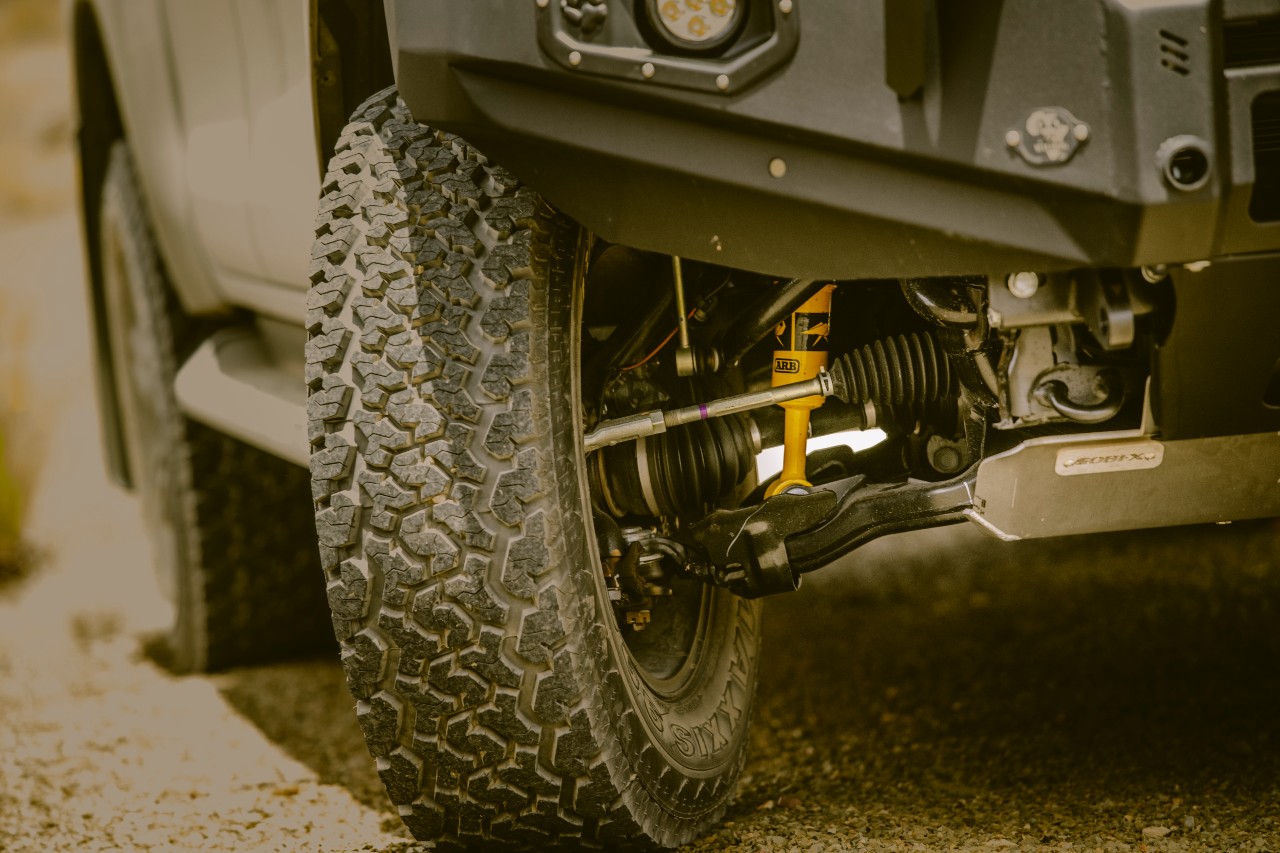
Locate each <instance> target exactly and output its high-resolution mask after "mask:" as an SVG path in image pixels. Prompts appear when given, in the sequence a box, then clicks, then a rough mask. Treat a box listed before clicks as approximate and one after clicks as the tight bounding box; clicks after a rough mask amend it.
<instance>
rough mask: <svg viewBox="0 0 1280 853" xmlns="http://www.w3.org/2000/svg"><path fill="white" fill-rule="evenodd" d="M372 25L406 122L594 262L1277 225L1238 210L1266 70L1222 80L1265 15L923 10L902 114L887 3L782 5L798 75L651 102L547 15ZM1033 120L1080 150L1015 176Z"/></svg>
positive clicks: (967, 249) (1007, 259)
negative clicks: (447, 134) (581, 246)
mask: <svg viewBox="0 0 1280 853" xmlns="http://www.w3.org/2000/svg"><path fill="white" fill-rule="evenodd" d="M915 1H916V0H901V2H903V3H908V4H910V3H913V2H915ZM388 2H389V3H391V5H392V10H391V11H392V14H393V17H392V19H391V20H392V21H393V24H392V26H393V30H394V32H393V37H394V42H395V56H396V59H397V66H398V67H397V80H398V83H399V86H400V89H401V92H402V94H403V96H404V98H405V100H406V101H407V103H408V104H409V106H410V108H411V109H412V110H413V112H414V115H415V116H416V117H417V118H418V119H419V120H422V121H425V122H428V123H433V124H436V125H439V126H441V127H444V128H446V129H448V130H451V131H453V132H456V133H458V134H460V135H462V136H464V137H465V138H467V139H468V140H469V141H470V142H472V143H474V144H475V145H476V146H477V147H479V148H480V149H481V150H482V151H484V152H485V153H486V155H488V156H489V157H491V158H493V159H494V160H496V161H497V162H500V163H502V164H503V165H504V166H505V167H506V168H508V169H509V170H511V171H512V172H514V173H515V174H516V175H517V176H519V177H520V178H521V179H522V180H524V181H525V182H526V183H528V184H529V185H531V186H533V187H534V188H535V189H537V190H538V191H539V192H540V193H542V194H543V195H544V196H546V197H547V198H548V199H549V200H550V201H552V202H553V203H554V204H556V205H557V206H558V207H560V208H561V209H562V210H564V211H565V212H566V213H568V214H569V215H571V216H573V217H574V218H576V219H577V220H579V221H580V222H582V223H583V224H584V225H586V226H587V227H589V228H591V229H592V230H593V231H595V232H596V233H597V234H599V235H600V236H602V237H604V238H605V239H608V240H612V241H615V242H622V243H626V244H629V245H633V246H636V247H639V248H643V249H651V250H655V251H662V252H666V253H671V254H679V255H682V256H685V257H689V258H694V259H697V260H702V261H708V262H714V263H720V264H724V265H727V266H734V267H741V268H745V269H751V270H755V271H758V272H763V273H770V274H777V275H796V276H806V277H814V278H827V279H850V278H874V277H898V276H905V275H947V274H974V273H993V274H994V273H1003V272H1008V271H1012V270H1019V269H1033V270H1051V269H1068V268H1073V267H1081V266H1135V265H1139V264H1146V263H1170V262H1184V261H1195V260H1203V259H1208V258H1214V257H1218V256H1222V255H1228V254H1238V253H1247V252H1257V251H1265V250H1274V249H1280V221H1255V219H1254V218H1252V217H1251V216H1250V212H1249V209H1250V201H1251V198H1252V197H1253V195H1254V193H1255V192H1261V191H1269V192H1270V191H1274V192H1280V186H1277V187H1275V188H1270V187H1262V186H1259V187H1258V188H1257V189H1255V186H1254V185H1255V183H1256V174H1255V173H1256V172H1258V171H1261V169H1260V164H1261V163H1262V161H1261V160H1260V159H1259V158H1260V156H1262V153H1263V152H1261V150H1260V146H1261V145H1262V143H1260V142H1259V140H1260V139H1263V138H1264V137H1265V134H1264V133H1260V132H1259V130H1258V128H1259V127H1261V126H1262V125H1261V124H1260V122H1266V121H1269V120H1270V119H1269V118H1268V116H1263V117H1262V118H1261V119H1259V117H1258V116H1256V115H1254V113H1255V108H1254V105H1255V102H1256V101H1257V99H1258V97H1259V96H1260V95H1265V94H1266V93H1270V92H1277V91H1280V56H1277V57H1275V58H1274V59H1275V61H1274V62H1271V57H1270V54H1269V53H1268V52H1267V51H1266V50H1265V49H1264V50H1263V51H1262V52H1261V54H1257V57H1260V58H1257V61H1254V62H1252V63H1248V62H1246V63H1245V64H1243V65H1237V67H1231V68H1229V69H1228V68H1227V67H1226V66H1227V64H1228V63H1227V62H1225V61H1224V55H1235V54H1231V49H1230V45H1229V44H1226V43H1225V42H1224V38H1229V37H1230V34H1229V33H1228V34H1227V35H1226V36H1224V30H1226V29H1227V28H1228V26H1227V25H1228V24H1231V25H1233V26H1234V25H1235V24H1236V23H1238V22H1241V21H1245V22H1248V21H1251V20H1255V19H1258V20H1263V21H1265V20H1266V19H1267V18H1268V16H1272V15H1275V16H1280V0H1239V2H1232V0H1226V2H1225V5H1224V2H1223V0H1215V2H1210V0H1169V2H1148V0H1143V2H1138V0H1104V2H1102V3H1098V2H1094V0H1061V2H1057V3H1053V4H1046V3H1036V2H1032V0H1007V2H1004V3H998V2H986V1H985V0H984V2H974V3H963V4H961V3H950V4H942V3H938V4H931V3H924V2H923V0H921V2H920V6H921V8H922V9H924V10H925V12H926V14H924V15H923V17H922V24H921V26H923V28H924V29H923V30H921V31H920V32H919V33H917V34H916V35H918V36H920V38H919V39H918V41H919V42H920V44H921V45H922V46H923V48H922V53H921V72H922V79H923V80H924V83H923V87H922V88H921V89H920V91H919V92H918V93H917V94H915V95H914V96H912V97H908V98H905V99H904V98H901V97H900V96H899V94H898V92H896V91H895V90H894V88H893V87H892V86H891V85H890V81H889V80H888V79H887V76H888V75H887V73H886V56H890V57H894V58H895V60H896V59H897V58H898V57H899V54H900V49H902V48H903V46H904V45H906V46H907V47H908V48H909V47H910V44H911V39H910V38H907V39H906V40H905V41H904V40H903V38H902V36H901V35H897V34H895V33H894V32H892V31H891V32H890V37H889V38H888V39H887V38H886V21H885V18H884V10H885V7H886V6H889V5H890V4H881V3H872V2H863V3H816V2H815V3H804V2H802V0H797V2H795V3H794V4H793V6H792V9H791V11H790V13H789V18H788V20H789V23H788V26H792V27H794V28H795V39H794V46H793V50H791V51H789V52H788V51H783V52H781V54H779V55H778V56H777V58H776V60H775V61H774V64H773V65H772V66H771V67H770V68H767V69H764V70H763V71H762V70H761V69H759V68H757V69H756V73H755V76H754V77H753V78H752V79H750V80H748V81H747V82H746V83H744V84H742V85H739V84H738V83H736V82H735V83H734V85H733V86H731V87H728V88H727V89H726V90H725V91H723V92H721V91H712V90H708V88H707V87H706V86H698V85H694V84H691V83H689V82H688V81H675V82H676V84H675V85H669V84H668V83H667V82H664V80H663V74H661V73H657V74H653V75H652V76H651V78H648V79H646V78H645V77H644V76H643V75H642V74H641V73H640V72H639V70H638V69H641V68H643V64H644V62H645V60H646V56H645V54H644V51H643V50H639V51H637V50H636V49H635V48H634V47H627V48H625V50H626V51H630V52H629V53H628V52H625V51H624V50H623V48H621V47H620V48H619V51H620V52H619V53H618V56H621V57H623V58H624V59H627V60H628V61H625V62H621V63H619V62H614V63H612V64H609V63H606V64H604V65H601V64H595V65H593V64H592V63H591V62H581V61H580V62H579V64H578V65H577V66H574V65H573V64H571V63H570V62H568V61H566V56H567V55H568V53H566V50H567V46H566V44H565V43H564V40H563V39H561V41H560V42H559V43H557V42H555V40H554V39H552V40H551V41H550V42H549V41H548V39H547V32H548V31H549V28H550V31H553V32H559V30H556V29H555V27H558V26H560V23H562V22H558V19H557V17H556V16H560V15H562V14H563V12H562V10H561V8H560V7H561V4H560V3H559V2H558V0H552V2H549V3H548V4H547V5H546V6H544V7H539V6H538V5H537V4H536V3H535V2H534V0H528V2H522V3H518V4H513V3H510V2H507V0H468V2H467V3H458V2H456V0H388ZM608 6H609V15H610V16H611V19H612V20H614V21H617V22H625V21H626V20H627V19H628V16H631V15H632V14H633V9H634V4H633V3H631V2H621V0H610V2H609V3H608ZM774 14H775V16H776V15H777V14H778V13H777V12H776V11H775V13H774ZM619 26H621V25H619ZM899 29H900V28H899ZM1237 29H1238V27H1237ZM619 33H622V30H621V29H619V30H618V31H617V32H613V31H609V30H606V31H605V33H604V36H603V37H604V38H605V39H606V41H607V39H608V38H615V37H616V38H618V39H619V44H621V43H622V42H624V41H625V33H622V34H621V35H619ZM540 37H541V40H540ZM597 38H599V37H597ZM557 44H559V47H557ZM561 48H564V49H561ZM568 52H569V53H571V52H572V51H568ZM1224 52H1225V53H1224ZM1237 53H1238V52H1237ZM650 55H651V56H656V55H657V54H650ZM629 60H634V62H631V61H629ZM696 62H701V63H705V64H707V65H708V69H707V70H708V72H712V71H715V70H716V69H715V64H716V63H717V62H723V61H722V60H715V59H709V60H697V61H696ZM696 62H695V64H696ZM726 67H727V66H726ZM704 78H705V75H704ZM1046 108H1053V109H1055V110H1060V111H1062V114H1069V115H1071V116H1074V117H1075V118H1076V119H1078V120H1079V122H1081V123H1082V124H1084V125H1085V126H1086V131H1085V132H1084V133H1082V134H1081V135H1082V136H1084V139H1083V141H1080V140H1076V141H1077V142H1078V143H1079V144H1077V145H1074V149H1075V150H1074V151H1073V152H1072V155H1071V156H1069V157H1062V158H1059V159H1058V160H1056V161H1050V162H1047V163H1042V164H1036V163H1033V162H1030V161H1029V160H1028V159H1027V158H1026V157H1024V156H1022V155H1021V154H1019V153H1018V146H1014V147H1011V145H1010V144H1009V137H1010V132H1011V131H1018V132H1020V133H1023V134H1025V133H1026V128H1028V127H1029V126H1030V120H1031V119H1032V117H1033V116H1034V115H1035V114H1037V113H1038V112H1040V111H1043V110H1045V109H1046ZM1277 113H1278V115H1277V117H1276V118H1277V119H1280V110H1277ZM1171 139H1183V140H1191V141H1192V144H1193V145H1194V146H1196V147H1198V149H1199V150H1200V151H1201V153H1202V154H1203V156H1204V158H1205V161H1206V165H1207V168H1208V173H1207V178H1206V180H1204V181H1203V183H1202V185H1198V186H1196V187H1195V188H1193V189H1179V188H1177V187H1176V186H1175V185H1174V184H1173V183H1171V182H1170V180H1169V179H1168V178H1167V177H1166V176H1165V171H1164V168H1163V167H1164V165H1165V164H1164V163H1163V162H1162V158H1167V157H1168V156H1169V155H1170V153H1171V151H1170V148H1169V143H1168V140H1171ZM1264 141H1265V140H1264ZM1268 162H1269V161H1268ZM783 166H785V169H784V168H782V167H783Z"/></svg>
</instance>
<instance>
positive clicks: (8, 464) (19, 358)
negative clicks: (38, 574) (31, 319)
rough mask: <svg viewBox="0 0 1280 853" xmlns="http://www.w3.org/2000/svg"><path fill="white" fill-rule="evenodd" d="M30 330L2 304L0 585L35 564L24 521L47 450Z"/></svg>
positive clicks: (16, 312) (17, 314)
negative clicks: (31, 369) (32, 374)
mask: <svg viewBox="0 0 1280 853" xmlns="http://www.w3.org/2000/svg"><path fill="white" fill-rule="evenodd" d="M27 329H28V325H27V323H26V317H24V316H23V312H22V311H21V310H17V309H14V308H12V307H10V308H9V309H8V310H6V307H5V306H4V305H0V587H3V586H6V585H8V584H9V583H11V582H12V581H14V580H16V579H19V578H21V577H23V576H25V575H26V574H27V573H28V572H29V571H30V570H31V568H32V564H33V562H34V559H33V555H32V553H31V549H30V548H29V547H28V546H27V545H26V544H25V542H24V540H23V522H24V520H25V516H26V508H27V496H28V495H30V494H31V490H32V487H33V486H34V484H35V479H36V475H37V473H38V471H39V465H40V460H41V458H42V457H43V455H44V454H43V447H42V445H43V441H42V439H41V436H40V433H39V432H38V430H37V429H36V426H35V424H34V423H33V418H32V417H31V408H32V406H31V403H32V393H31V388H30V386H29V380H28V374H27V370H26V364H25V355H24V354H25V353H27V352H29V351H30V350H29V347H28V341H27Z"/></svg>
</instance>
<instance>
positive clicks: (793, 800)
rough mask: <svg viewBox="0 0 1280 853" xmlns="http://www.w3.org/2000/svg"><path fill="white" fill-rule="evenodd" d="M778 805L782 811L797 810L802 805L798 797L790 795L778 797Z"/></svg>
mask: <svg viewBox="0 0 1280 853" xmlns="http://www.w3.org/2000/svg"><path fill="white" fill-rule="evenodd" d="M778 805H779V806H781V807H782V808H784V809H798V808H800V807H801V806H802V805H804V804H803V803H801V802H800V798H799V797H793V796H791V795H790V794H783V795H782V796H781V797H778Z"/></svg>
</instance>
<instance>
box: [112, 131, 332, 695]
mask: <svg viewBox="0 0 1280 853" xmlns="http://www.w3.org/2000/svg"><path fill="white" fill-rule="evenodd" d="M138 187H139V185H138V182H137V179H136V175H135V172H134V166H133V163H132V160H131V159H130V155H129V151H128V148H127V147H126V146H125V144H124V143H117V144H116V146H115V148H114V150H113V151H112V153H111V158H110V163H109V166H108V171H107V176H106V180H105V184H104V187H103V193H102V207H101V215H100V217H99V223H100V224H99V233H98V239H99V245H100V247H101V250H102V252H103V255H102V257H103V267H104V289H105V296H106V300H105V301H106V313H107V317H106V320H107V328H108V334H109V335H110V337H111V341H110V343H111V351H112V353H113V355H114V359H113V361H114V370H113V373H114V376H115V386H116V393H117V395H118V397H119V399H120V401H121V406H120V409H121V419H122V421H123V423H122V424H121V426H122V428H123V429H122V432H123V434H124V438H125V447H126V456H127V457H128V462H129V470H130V479H131V480H132V484H133V487H134V490H135V491H136V492H137V493H138V497H139V500H140V502H141V504H142V510H143V516H144V521H145V522H146V526H147V532H148V534H149V535H150V538H151V545H152V557H153V559H154V560H155V561H156V563H157V566H156V569H157V573H158V574H159V576H160V581H161V586H162V587H163V588H164V589H165V591H166V593H167V594H168V595H169V597H170V599H171V600H172V602H173V605H174V624H173V627H172V630H171V631H170V633H169V635H168V637H167V638H166V642H165V643H163V644H162V647H161V648H160V649H159V651H160V652H161V653H162V654H163V656H164V657H165V658H167V660H165V663H167V664H168V665H169V666H171V667H172V668H174V669H176V670H179V671H183V672H190V671H200V670H206V669H219V668H223V667H227V666H231V665H233V664H241V663H249V662H257V661H264V660H271V659H275V658H279V657H286V656H291V655H295V654H299V653H303V652H311V653H314V652H316V651H318V650H323V649H326V648H332V645H333V640H332V638H331V634H330V630H329V625H328V619H327V618H326V612H327V607H326V604H325V599H324V588H323V584H321V583H320V580H319V567H318V565H317V561H316V557H315V553H314V551H313V549H312V548H310V547H309V546H308V544H307V543H308V542H309V540H310V538H311V535H312V521H311V516H310V514H309V513H308V512H307V507H306V499H307V498H306V495H307V491H308V477H307V473H306V471H305V470H303V469H301V468H299V467H297V466H296V465H291V464H289V463H288V462H284V461H282V460H280V459H277V458H275V457H273V456H271V455H269V454H267V453H264V452H262V451H260V450H257V449H255V448H253V447H250V446H248V445H246V444H243V443H241V442H239V441H236V440H234V439H232V438H228V437H227V436H225V435H222V434H220V433H218V432H215V431H214V430H212V429H209V428H208V427H205V426H203V425H201V424H198V423H196V422H194V421H191V420H189V419H187V418H186V417H184V416H183V414H182V412H181V411H180V410H179V408H178V401H177V399H176V397H175V395H174V376H175V375H176V372H177V368H178V365H179V364H180V363H181V360H182V358H184V357H185V356H186V355H188V354H190V352H191V351H192V350H193V349H194V348H195V346H196V344H198V343H199V342H200V341H201V340H202V339H203V336H204V335H206V334H208V332H209V331H210V330H211V329H212V328H213V327H214V325H213V324H212V323H210V322H208V321H199V320H196V319H194V318H191V317H188V316H186V315H185V314H184V313H183V312H182V311H181V309H180V308H179V306H178V305H177V302H176V299H175V297H174V294H173V291H172V290H171V288H170V287H169V286H168V284H167V281H166V278H165V273H164V268H163V265H162V263H161V261H160V257H159V255H158V254H157V251H156V247H155V242H154V240H153V238H152V234H151V230H150V227H149V225H148V218H147V213H146V207H145V205H144V203H143V199H142V195H141V192H140V191H139V188H138Z"/></svg>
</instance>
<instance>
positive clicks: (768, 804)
mask: <svg viewBox="0 0 1280 853" xmlns="http://www.w3.org/2000/svg"><path fill="white" fill-rule="evenodd" d="M772 810H773V800H765V801H764V802H763V803H761V804H760V805H758V806H756V811H758V812H767V811H772Z"/></svg>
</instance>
